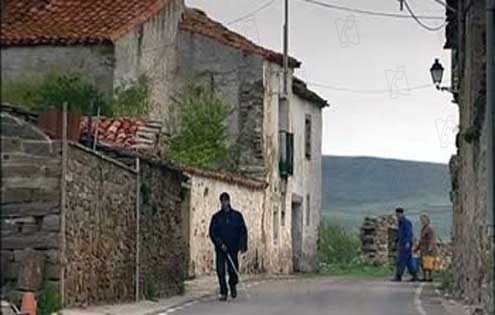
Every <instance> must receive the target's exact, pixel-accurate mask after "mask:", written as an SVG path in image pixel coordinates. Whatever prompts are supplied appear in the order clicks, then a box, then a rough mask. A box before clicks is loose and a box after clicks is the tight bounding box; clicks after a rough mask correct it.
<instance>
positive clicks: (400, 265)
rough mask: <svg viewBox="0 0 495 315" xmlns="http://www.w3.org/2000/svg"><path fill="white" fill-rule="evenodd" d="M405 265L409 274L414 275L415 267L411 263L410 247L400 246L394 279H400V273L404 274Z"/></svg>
mask: <svg viewBox="0 0 495 315" xmlns="http://www.w3.org/2000/svg"><path fill="white" fill-rule="evenodd" d="M406 267H407V270H408V271H409V274H411V276H413V277H416V269H415V268H414V265H413V258H412V253H411V249H408V248H400V249H399V257H398V259H397V273H396V275H395V278H396V279H398V280H400V279H402V275H403V274H404V271H405V270H406Z"/></svg>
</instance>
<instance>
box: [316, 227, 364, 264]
mask: <svg viewBox="0 0 495 315" xmlns="http://www.w3.org/2000/svg"><path fill="white" fill-rule="evenodd" d="M360 247H361V243H360V240H359V237H358V235H357V234H356V233H353V232H352V230H350V229H349V228H348V227H346V226H344V225H342V224H340V223H338V222H337V223H328V222H324V223H323V224H322V228H321V229H320V248H319V256H320V261H322V262H325V263H327V264H351V263H355V262H356V261H357V260H359V258H360Z"/></svg>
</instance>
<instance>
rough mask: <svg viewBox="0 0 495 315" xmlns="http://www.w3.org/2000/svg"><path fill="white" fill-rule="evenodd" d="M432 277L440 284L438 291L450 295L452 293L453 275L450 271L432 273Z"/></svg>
mask: <svg viewBox="0 0 495 315" xmlns="http://www.w3.org/2000/svg"><path fill="white" fill-rule="evenodd" d="M433 277H434V278H435V281H436V282H438V283H439V284H440V286H439V289H440V290H442V291H444V292H447V293H452V292H453V291H454V274H453V273H452V271H451V270H449V269H447V270H442V271H437V272H435V273H434V275H433Z"/></svg>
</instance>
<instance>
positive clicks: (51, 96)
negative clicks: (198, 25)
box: [2, 73, 152, 117]
mask: <svg viewBox="0 0 495 315" xmlns="http://www.w3.org/2000/svg"><path fill="white" fill-rule="evenodd" d="M2 101H3V102H9V103H13V104H16V105H19V106H23V107H24V108H25V109H27V110H30V111H34V112H44V111H48V110H62V106H63V104H64V103H65V102H66V103H67V104H68V108H69V109H70V110H79V111H81V112H82V113H83V114H84V115H94V114H95V113H96V109H97V108H98V107H100V113H101V115H104V116H114V115H115V116H130V117H134V116H144V115H146V114H147V113H148V111H149V110H150V109H151V106H152V103H151V100H150V88H149V81H148V79H147V77H146V76H144V75H142V76H140V77H139V78H138V79H137V80H135V81H132V80H131V81H127V82H124V83H123V84H121V85H120V86H118V87H116V88H115V90H114V93H113V95H112V96H110V95H108V94H105V93H103V92H100V91H99V90H98V89H97V88H96V86H95V85H94V84H93V83H92V82H91V80H90V79H89V78H87V77H85V76H84V75H82V74H80V73H69V74H57V73H52V74H49V75H48V76H47V77H45V78H44V79H39V80H34V79H31V80H28V79H25V80H19V81H10V82H5V83H4V84H2ZM92 107H93V108H92Z"/></svg>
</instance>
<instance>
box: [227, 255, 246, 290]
mask: <svg viewBox="0 0 495 315" xmlns="http://www.w3.org/2000/svg"><path fill="white" fill-rule="evenodd" d="M226 254H227V259H228V260H229V262H230V265H231V266H232V269H234V272H235V274H236V275H237V279H238V283H240V285H242V286H243V283H241V274H240V273H239V271H238V270H237V268H236V267H235V264H234V261H233V260H232V257H230V254H229V253H226ZM244 291H246V296H247V298H248V299H250V298H251V297H250V296H249V293H248V291H247V289H246V287H244Z"/></svg>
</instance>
